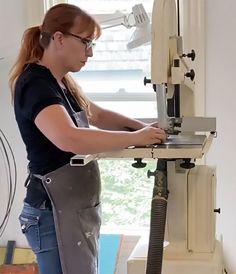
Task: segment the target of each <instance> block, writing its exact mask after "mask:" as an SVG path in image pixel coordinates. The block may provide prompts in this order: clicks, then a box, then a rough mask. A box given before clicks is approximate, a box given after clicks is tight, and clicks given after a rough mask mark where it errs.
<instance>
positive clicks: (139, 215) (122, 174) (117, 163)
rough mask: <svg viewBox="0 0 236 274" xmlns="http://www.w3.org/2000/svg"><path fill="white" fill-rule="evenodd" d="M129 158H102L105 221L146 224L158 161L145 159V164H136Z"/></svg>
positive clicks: (143, 225)
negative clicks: (152, 172) (153, 173)
mask: <svg viewBox="0 0 236 274" xmlns="http://www.w3.org/2000/svg"><path fill="white" fill-rule="evenodd" d="M133 162H134V161H128V160H100V161H99V166H100V171H101V179H102V214H103V225H112V226H113V225H118V226H133V227H147V226H149V222H150V207H151V198H152V190H153V185H154V177H151V178H148V177H147V171H148V170H151V171H153V170H155V168H156V161H155V160H153V161H144V162H146V163H147V166H146V167H145V168H141V169H138V168H134V167H132V163H133Z"/></svg>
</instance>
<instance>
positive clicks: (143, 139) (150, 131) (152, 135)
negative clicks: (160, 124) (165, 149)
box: [132, 125, 167, 146]
mask: <svg viewBox="0 0 236 274" xmlns="http://www.w3.org/2000/svg"><path fill="white" fill-rule="evenodd" d="M132 134H133V136H134V144H133V145H135V146H145V145H152V144H160V143H163V142H165V140H166V138H167V135H166V133H165V131H164V130H163V129H160V128H156V127H152V126H150V125H149V126H146V127H144V128H142V129H139V130H137V131H134V132H132Z"/></svg>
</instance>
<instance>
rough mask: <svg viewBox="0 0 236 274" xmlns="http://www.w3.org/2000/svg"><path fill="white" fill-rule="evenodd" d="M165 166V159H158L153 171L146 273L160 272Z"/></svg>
mask: <svg viewBox="0 0 236 274" xmlns="http://www.w3.org/2000/svg"><path fill="white" fill-rule="evenodd" d="M166 166H167V163H166V161H164V160H158V162H157V168H156V171H155V172H154V175H155V184H154V189H153V198H152V205H151V222H150V236H149V247H148V257H147V267H146V274H161V272H162V259H163V244H164V236H165V224H166V212H167V198H168V189H167V167H166Z"/></svg>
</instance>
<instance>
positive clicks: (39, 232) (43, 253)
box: [19, 203, 63, 274]
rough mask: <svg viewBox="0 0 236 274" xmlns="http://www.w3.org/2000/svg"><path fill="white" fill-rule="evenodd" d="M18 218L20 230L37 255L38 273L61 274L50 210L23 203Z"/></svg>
mask: <svg viewBox="0 0 236 274" xmlns="http://www.w3.org/2000/svg"><path fill="white" fill-rule="evenodd" d="M19 220H20V224H21V230H22V232H23V233H24V234H25V236H26V238H27V241H28V243H29V245H30V247H31V248H32V250H33V252H34V253H35V255H36V256H37V261H38V265H39V270H40V274H63V273H62V269H61V263H60V257H59V251H58V245H57V238H56V232H55V226H54V220H53V213H52V211H51V210H48V209H37V208H34V207H32V206H30V205H29V204H26V203H25V204H24V207H23V210H22V212H21V214H20V216H19Z"/></svg>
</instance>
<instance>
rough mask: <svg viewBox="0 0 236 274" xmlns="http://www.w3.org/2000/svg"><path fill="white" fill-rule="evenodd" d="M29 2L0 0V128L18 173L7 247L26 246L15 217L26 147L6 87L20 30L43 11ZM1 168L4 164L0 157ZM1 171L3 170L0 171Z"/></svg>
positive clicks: (1, 183)
mask: <svg viewBox="0 0 236 274" xmlns="http://www.w3.org/2000/svg"><path fill="white" fill-rule="evenodd" d="M29 1H30V0H7V1H4V0H0V37H1V42H0V58H1V57H4V59H3V60H0V128H1V130H2V131H3V132H4V134H5V135H6V137H7V138H8V140H9V142H10V144H11V146H12V148H13V151H14V154H15V157H16V162H17V171H18V185H17V192H16V197H15V202H14V204H13V210H12V212H11V216H10V219H9V223H8V226H7V228H6V231H5V233H4V235H3V237H1V238H0V246H2V245H6V242H7V241H8V240H13V239H14V240H17V244H18V245H20V246H24V245H25V244H26V243H25V238H24V237H23V236H22V235H21V233H20V229H19V228H20V227H19V224H18V220H17V218H18V215H19V212H20V210H21V206H22V200H23V198H24V194H25V189H24V187H23V182H24V179H25V177H26V165H27V161H26V153H25V147H24V144H23V143H22V141H21V138H20V135H19V132H18V128H17V125H16V122H15V119H14V112H13V107H12V105H11V100H10V92H9V88H8V73H9V70H10V68H11V66H12V65H13V63H14V61H15V59H16V56H17V53H18V49H19V46H20V41H21V37H22V34H23V31H24V30H25V28H26V27H27V26H29V25H32V23H36V20H37V19H38V17H39V16H37V14H40V11H41V12H42V8H41V6H42V3H43V0H40V1H38V5H37V4H36V2H35V1H31V3H30V2H29ZM32 2H33V4H34V8H33V9H31V12H29V8H30V7H32ZM13 7H14V8H13ZM33 15H34V16H33ZM33 20H34V21H33ZM0 165H1V166H2V165H3V163H2V158H1V157H0ZM1 171H2V172H3V169H1ZM3 175H4V174H0V189H1V191H0V220H2V216H3V213H5V206H4V202H5V201H6V195H7V187H6V180H5V178H4V176H3Z"/></svg>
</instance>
